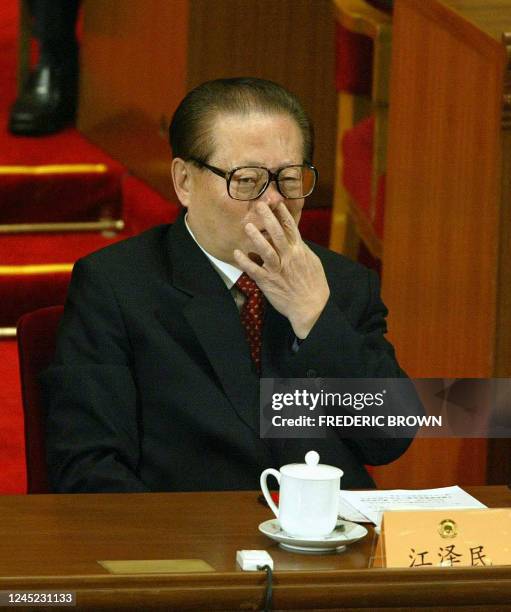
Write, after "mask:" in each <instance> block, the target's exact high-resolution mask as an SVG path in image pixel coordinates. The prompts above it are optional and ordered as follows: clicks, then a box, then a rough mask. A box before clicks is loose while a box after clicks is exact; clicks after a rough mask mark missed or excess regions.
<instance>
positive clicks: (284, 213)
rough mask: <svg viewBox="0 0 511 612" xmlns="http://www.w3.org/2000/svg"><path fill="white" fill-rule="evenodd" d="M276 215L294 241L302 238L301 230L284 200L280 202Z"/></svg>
mask: <svg viewBox="0 0 511 612" xmlns="http://www.w3.org/2000/svg"><path fill="white" fill-rule="evenodd" d="M274 214H275V216H276V217H277V218H278V220H279V222H280V225H281V227H282V229H283V230H284V232H285V234H286V235H287V237H288V239H291V241H292V242H296V241H298V240H300V238H301V236H300V230H299V229H298V226H297V225H296V221H295V220H294V218H293V215H292V214H291V213H290V212H289V209H288V207H287V206H286V205H285V204H284V202H279V203H278V205H277V207H276V208H275V213H274Z"/></svg>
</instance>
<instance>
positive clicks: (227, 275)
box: [185, 213, 243, 289]
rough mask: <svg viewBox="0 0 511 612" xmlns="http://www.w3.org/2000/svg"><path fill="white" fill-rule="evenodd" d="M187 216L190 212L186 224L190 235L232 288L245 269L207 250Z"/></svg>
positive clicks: (228, 286)
mask: <svg viewBox="0 0 511 612" xmlns="http://www.w3.org/2000/svg"><path fill="white" fill-rule="evenodd" d="M187 217H188V213H187V214H186V215H185V226H186V229H187V230H188V232H189V234H190V236H191V237H192V238H193V239H194V241H195V243H196V244H197V246H198V247H199V249H200V250H201V251H202V252H203V253H204V255H206V257H207V258H208V259H209V261H210V262H211V265H212V266H213V268H215V270H216V271H217V272H218V274H220V277H221V279H222V280H223V281H224V283H225V284H226V286H227V289H232V287H233V285H235V284H236V281H237V280H238V279H239V277H240V276H241V275H242V274H243V271H242V270H239V269H238V268H236V267H235V266H233V265H231V264H229V263H227V262H226V261H222V260H221V259H218V258H217V257H214V256H213V255H211V253H208V252H207V251H206V249H205V248H203V247H202V245H201V244H200V242H199V241H198V240H197V238H195V236H194V234H193V232H192V230H191V229H190V226H189V225H188V221H187Z"/></svg>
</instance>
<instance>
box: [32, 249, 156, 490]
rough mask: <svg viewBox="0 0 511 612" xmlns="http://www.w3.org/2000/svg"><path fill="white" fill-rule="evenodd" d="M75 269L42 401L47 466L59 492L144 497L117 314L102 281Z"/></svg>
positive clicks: (81, 267)
mask: <svg viewBox="0 0 511 612" xmlns="http://www.w3.org/2000/svg"><path fill="white" fill-rule="evenodd" d="M92 267H93V266H91V264H90V262H89V261H86V260H81V261H79V262H78V263H77V264H76V265H75V268H74V271H73V276H72V280H71V284H70V288H69V292H68V299H67V302H66V307H65V311H64V315H63V319H62V322H61V325H60V329H59V334H58V338H57V350H56V356H55V361H54V363H53V364H52V366H51V367H50V368H49V369H48V370H46V372H44V373H43V375H42V377H41V383H42V386H43V391H44V395H45V397H46V400H47V402H46V403H47V410H48V415H47V460H48V470H49V478H50V483H51V485H52V487H53V490H54V491H56V492H62V493H64V492H84V493H85V492H88V493H91V492H96V493H105V492H144V491H148V488H147V486H146V485H145V484H144V483H143V482H142V480H141V479H140V477H139V476H138V474H137V468H138V462H139V454H140V440H139V428H138V419H137V392H136V387H135V383H134V380H133V376H132V373H131V368H130V354H131V351H130V345H129V338H128V333H127V330H126V326H125V322H124V320H123V317H122V311H121V308H120V304H119V301H118V299H117V297H116V295H115V293H114V290H113V288H112V286H111V283H109V281H108V278H107V277H106V275H103V274H101V272H100V271H98V270H97V269H95V270H92V269H91V268H92Z"/></svg>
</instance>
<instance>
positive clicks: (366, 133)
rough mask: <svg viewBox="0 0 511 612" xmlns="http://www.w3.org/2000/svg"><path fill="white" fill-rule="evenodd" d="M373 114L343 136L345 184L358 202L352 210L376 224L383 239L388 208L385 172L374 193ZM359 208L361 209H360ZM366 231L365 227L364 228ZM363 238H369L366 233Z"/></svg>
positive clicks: (374, 228)
mask: <svg viewBox="0 0 511 612" xmlns="http://www.w3.org/2000/svg"><path fill="white" fill-rule="evenodd" d="M373 143H374V116H370V117H368V118H367V119H364V120H363V121H360V122H359V123H357V124H356V125H355V126H354V127H352V128H351V129H350V130H347V131H346V133H345V134H344V136H343V139H342V153H343V157H344V166H343V176H342V180H343V184H344V187H345V188H346V191H347V192H348V193H349V195H350V196H351V198H350V200H351V202H353V203H354V204H355V206H356V209H355V210H352V211H351V212H352V214H353V215H354V216H355V217H356V219H357V221H360V220H359V218H358V217H359V215H362V216H363V217H364V218H365V219H364V220H362V222H364V221H365V222H366V223H368V224H370V225H371V226H372V227H373V230H374V232H375V234H376V237H377V238H378V240H380V241H381V240H383V219H384V210H385V175H381V176H379V177H378V186H377V191H376V197H375V198H373V197H372V185H371V180H370V177H371V176H372V174H373V147H374V144H373ZM357 209H358V210H357ZM361 233H363V231H362V232H361ZM362 239H363V240H365V241H366V242H369V241H370V239H368V238H367V237H365V236H362Z"/></svg>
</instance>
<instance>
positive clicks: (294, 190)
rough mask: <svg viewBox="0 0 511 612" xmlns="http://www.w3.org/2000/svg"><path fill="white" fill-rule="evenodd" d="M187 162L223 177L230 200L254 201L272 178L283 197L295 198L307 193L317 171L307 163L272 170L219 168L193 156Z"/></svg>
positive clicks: (314, 183)
mask: <svg viewBox="0 0 511 612" xmlns="http://www.w3.org/2000/svg"><path fill="white" fill-rule="evenodd" d="M190 161H193V162H195V163H196V164H198V165H199V166H201V167H203V168H207V169H208V170H210V171H211V172H213V173H214V174H216V175H218V176H221V177H222V178H224V179H225V180H226V182H227V193H228V194H229V196H230V197H231V198H233V200H243V201H247V200H257V198H259V197H261V196H262V195H263V193H264V192H265V191H266V190H267V189H268V186H269V184H270V183H271V182H272V181H275V184H276V186H277V189H278V192H279V193H280V195H281V196H282V197H283V198H286V199H287V200H298V199H300V198H306V197H307V196H308V195H310V194H311V193H312V192H313V191H314V187H315V186H316V182H317V180H318V171H317V169H316V168H315V167H314V166H313V165H311V164H293V165H291V166H284V167H283V168H279V169H278V170H277V172H272V171H271V170H268V168H264V167H263V166H240V167H238V168H233V169H232V170H222V169H221V168H216V167H215V166H210V165H209V164H206V163H205V162H203V161H201V160H200V159H196V158H194V157H192V158H190Z"/></svg>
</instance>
